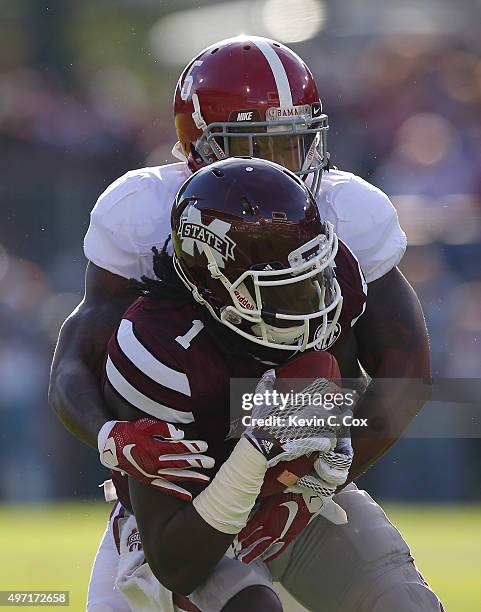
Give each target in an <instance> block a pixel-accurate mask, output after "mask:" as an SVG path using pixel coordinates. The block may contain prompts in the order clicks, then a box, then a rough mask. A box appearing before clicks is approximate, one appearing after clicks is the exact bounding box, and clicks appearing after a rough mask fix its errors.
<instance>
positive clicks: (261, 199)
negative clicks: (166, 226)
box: [171, 157, 342, 351]
mask: <svg viewBox="0 0 481 612" xmlns="http://www.w3.org/2000/svg"><path fill="white" fill-rule="evenodd" d="M171 226H172V242H173V247H174V255H173V262H174V267H175V270H176V272H177V274H178V275H179V277H180V279H181V280H182V282H183V283H184V284H185V285H186V287H187V288H188V289H189V290H190V291H191V292H192V294H193V296H194V298H195V299H196V300H197V301H198V302H199V303H201V304H203V305H204V306H206V307H207V308H208V310H209V311H210V313H211V314H212V315H213V316H214V317H215V319H217V321H219V322H220V323H222V324H224V325H226V326H227V327H229V328H230V329H231V330H233V331H235V332H236V333H238V334H240V335H241V336H243V337H244V338H247V339H248V340H250V341H252V342H255V343H257V344H261V345H263V346H268V347H271V348H277V349H284V350H290V351H293V350H300V351H304V350H305V349H309V348H313V347H315V346H320V345H321V343H322V341H323V340H325V339H326V338H328V337H329V336H330V334H331V333H332V331H333V330H334V329H335V326H336V323H337V320H338V318H339V315H340V311H341V305H342V297H341V290H340V287H339V283H338V282H337V280H336V277H335V274H334V258H335V256H336V253H337V237H336V235H335V233H334V231H333V228H332V225H331V224H329V223H322V222H321V219H320V217H319V211H318V208H317V205H316V202H315V200H314V198H313V196H312V193H311V192H310V190H309V189H308V188H307V187H306V185H305V184H304V182H303V181H302V180H301V179H300V178H298V177H297V176H296V175H295V174H294V173H292V172H290V171H289V170H286V169H285V168H283V167H282V166H279V165H277V164H274V163H272V162H269V161H265V160H260V159H255V158H249V157H243V158H239V157H237V158H236V157H233V158H229V159H227V160H223V161H219V162H216V163H214V164H211V165H209V166H207V167H205V168H202V169H201V170H199V171H198V172H196V173H195V174H193V175H192V177H190V178H189V179H187V181H186V182H185V183H184V184H183V185H182V187H181V188H180V190H179V192H178V194H177V196H176V199H175V202H174V205H173V208H172V219H171ZM328 316H329V320H328Z"/></svg>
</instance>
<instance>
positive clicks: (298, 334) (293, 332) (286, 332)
mask: <svg viewBox="0 0 481 612" xmlns="http://www.w3.org/2000/svg"><path fill="white" fill-rule="evenodd" d="M306 327H307V329H306ZM308 328H309V323H308V322H307V321H306V322H305V323H304V325H302V326H300V325H296V326H295V327H274V326H273V325H268V324H267V323H256V324H255V325H252V327H251V329H252V333H253V334H255V335H256V336H257V337H258V338H262V339H263V340H267V341H269V342H274V343H275V344H293V343H295V342H296V341H297V342H298V341H299V340H300V339H301V338H302V339H303V341H302V344H301V345H300V346H299V350H301V351H302V350H304V348H305V344H307V340H308V334H309V329H308ZM303 346H304V348H303Z"/></svg>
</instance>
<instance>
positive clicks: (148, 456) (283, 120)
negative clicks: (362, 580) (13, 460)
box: [49, 37, 430, 609]
mask: <svg viewBox="0 0 481 612" xmlns="http://www.w3.org/2000/svg"><path fill="white" fill-rule="evenodd" d="M321 109H322V106H321V104H320V99H319V94H318V92H317V88H316V86H315V83H314V80H313V78H312V75H311V73H310V71H309V69H308V68H307V67H306V65H305V64H304V62H302V60H301V59H300V58H299V57H298V56H297V55H296V54H295V53H293V52H292V51H291V50H290V49H288V48H286V47H285V46H283V45H281V44H279V43H276V42H274V41H270V40H268V39H263V38H258V37H244V38H237V39H230V40H227V41H221V42H220V43H217V44H215V45H212V46H211V47H209V48H208V49H206V50H205V51H203V52H202V53H201V54H199V56H198V57H196V58H194V59H193V60H192V62H190V64H189V65H188V66H187V68H186V70H185V71H184V72H183V74H182V76H181V78H180V79H179V84H178V88H177V92H176V101H175V109H174V116H175V122H176V129H177V134H178V138H179V143H178V145H176V147H175V148H174V150H175V155H176V156H177V157H178V158H179V159H181V160H182V161H181V162H180V163H178V164H172V165H167V166H162V167H157V168H144V169H141V170H137V171H133V172H130V173H127V174H126V175H125V176H124V177H122V178H121V179H119V180H118V181H116V182H115V183H114V184H113V185H111V186H110V187H109V188H108V189H107V190H106V192H105V193H104V194H102V196H101V197H100V198H99V201H98V203H97V205H96V207H95V208H94V210H93V211H92V216H91V225H90V228H89V231H88V233H87V236H86V239H85V253H86V256H87V258H88V259H89V260H90V262H89V264H88V267H87V273H86V285H85V297H84V299H83V301H82V303H81V304H80V305H79V307H78V308H77V309H76V310H75V311H74V313H72V315H71V316H70V317H69V318H68V319H67V321H66V322H65V324H64V326H63V327H62V330H61V333H60V337H59V342H58V345H57V349H56V353H55V357H54V362H53V365H52V375H51V385H50V389H49V398H50V402H51V405H52V407H53V408H54V410H55V411H56V413H57V414H58V416H59V417H60V418H61V419H62V421H63V422H64V423H65V425H66V426H67V427H68V428H69V429H70V430H71V431H72V432H73V433H74V434H75V435H76V436H77V437H78V438H79V439H81V440H82V441H83V442H85V443H86V444H89V445H91V446H93V447H97V446H98V445H99V432H100V430H102V428H103V427H104V426H105V425H106V424H107V423H109V425H108V426H107V427H108V428H111V431H112V432H113V434H114V436H115V440H116V444H117V449H119V450H120V451H122V449H123V448H126V447H129V446H131V445H132V444H135V457H133V459H134V460H133V461H131V460H129V459H127V457H126V456H125V455H124V454H123V453H122V452H119V460H121V461H122V469H123V471H124V472H126V473H128V474H129V475H131V476H133V477H134V478H137V479H138V480H139V481H140V482H145V483H149V484H150V485H151V486H153V487H155V486H158V485H159V482H158V481H159V479H158V478H157V477H156V475H157V471H158V470H169V469H177V468H180V467H182V468H183V469H185V470H186V472H185V477H186V478H190V477H192V478H194V479H196V478H198V477H196V476H192V475H191V474H189V467H191V466H190V463H189V455H191V454H192V453H194V454H197V455H199V454H202V451H200V452H199V449H192V447H189V445H187V444H185V443H184V442H183V441H182V440H181V439H179V438H180V436H181V435H182V434H181V433H179V432H178V431H177V430H175V428H172V427H169V426H168V425H167V424H166V423H163V422H161V421H156V422H153V423H150V424H149V426H145V424H139V423H137V422H135V421H132V422H117V423H115V424H113V429H112V422H111V420H112V415H111V413H110V412H109V410H108V407H107V405H106V403H105V402H104V400H103V398H102V395H101V392H100V388H99V384H98V380H99V373H100V370H101V367H102V360H103V355H104V351H105V345H106V343H107V340H108V338H109V336H110V335H111V333H112V331H113V329H114V328H115V326H116V324H117V322H118V321H119V319H120V317H121V315H122V312H123V311H124V310H125V308H126V307H127V306H128V305H129V304H130V303H131V302H132V301H133V300H134V299H135V298H136V296H137V295H138V289H137V284H136V282H135V280H137V281H138V280H139V279H140V277H141V276H142V275H147V276H150V277H154V272H153V269H152V263H151V255H150V250H151V247H152V246H153V245H154V244H156V245H157V246H159V247H160V246H161V245H162V244H163V242H164V240H165V238H166V236H167V234H168V231H169V229H168V228H169V223H168V219H169V216H170V206H171V202H172V200H173V198H174V195H175V193H176V192H177V190H178V188H179V187H180V185H181V184H182V182H183V181H184V180H185V179H186V178H187V177H188V176H189V174H190V173H191V172H194V171H195V170H196V169H197V168H198V167H200V166H202V165H205V164H208V163H210V162H211V161H213V160H215V159H218V158H222V157H223V156H227V155H229V154H242V153H253V154H254V155H256V156H260V157H263V156H265V157H268V158H270V159H272V160H274V161H277V162H280V163H283V164H284V165H286V166H288V167H289V168H290V169H292V170H293V171H295V172H296V173H298V174H299V175H300V176H301V177H303V178H304V179H305V180H306V181H308V183H309V185H310V186H311V187H312V189H313V191H314V192H316V191H317V192H318V193H317V195H316V202H317V206H318V208H319V210H320V211H321V215H322V217H323V219H325V220H329V221H330V222H331V223H332V224H333V226H334V229H335V232H336V233H337V234H338V236H339V237H340V238H341V239H342V240H343V241H344V243H345V244H346V245H347V246H348V247H349V248H350V249H351V250H352V251H353V253H354V254H355V256H356V257H357V258H358V260H359V262H360V265H361V269H362V271H363V273H364V276H365V278H366V281H367V283H368V286H369V297H368V299H367V307H366V312H365V313H364V315H363V316H362V317H361V318H360V319H359V321H358V322H357V324H356V325H355V326H354V327H353V328H351V329H348V330H344V331H345V333H344V337H343V339H342V341H339V340H337V341H336V343H335V345H334V346H333V350H334V348H335V353H336V356H337V357H338V359H339V361H340V363H341V367H342V370H343V375H344V376H347V377H350V376H355V375H356V372H357V359H359V361H360V362H361V363H362V365H363V368H364V369H365V370H366V372H367V373H368V374H369V375H370V376H371V377H373V378H374V379H376V381H375V382H374V384H372V385H370V387H369V388H368V392H367V393H366V395H365V396H364V398H363V401H362V404H361V405H360V406H359V408H358V416H359V417H360V418H363V417H367V418H369V422H370V423H371V424H372V427H373V428H375V429H376V430H377V431H378V432H379V433H381V434H383V435H380V436H377V437H376V436H372V435H366V436H363V433H364V432H363V430H360V431H356V430H354V431H353V446H354V449H355V457H354V461H353V464H352V468H351V472H350V476H349V481H351V480H354V479H355V478H356V477H357V476H359V475H360V474H361V473H363V472H364V471H365V470H366V469H368V467H369V466H370V465H372V464H373V463H374V462H375V461H377V460H378V459H379V458H380V457H381V456H382V455H383V454H384V453H385V452H386V450H387V449H388V448H389V447H390V446H391V445H392V444H393V443H394V442H395V440H396V439H397V437H398V436H399V434H400V432H401V431H402V429H403V428H404V427H405V426H407V424H408V423H409V422H410V420H411V419H412V418H413V417H414V416H415V414H416V413H417V412H418V411H419V409H420V408H421V407H422V405H423V404H424V402H425V400H426V394H425V393H424V394H423V393H419V394H418V395H417V397H416V398H415V399H414V400H413V401H410V402H407V401H406V390H407V389H408V388H411V387H412V379H413V378H417V379H427V378H429V375H430V369H429V348H428V341H427V334H426V329H425V325H424V320H423V317H422V312H421V309H420V305H419V302H418V300H417V298H416V296H415V294H414V292H413V291H412V288H411V287H410V286H409V284H408V283H407V281H406V279H405V278H404V277H403V276H402V274H401V273H400V272H399V270H398V269H397V267H396V266H397V264H398V263H399V261H400V259H401V257H402V255H403V252H404V249H405V244H406V241H405V236H404V234H403V232H402V230H401V229H400V227H399V224H398V221H397V216H396V213H395V210H394V208H393V207H392V205H391V204H390V202H389V199H388V198H387V196H386V195H385V194H383V193H382V192H381V191H380V190H378V189H376V188H375V187H374V186H372V185H370V184H368V183H367V182H365V181H363V180H362V179H360V178H359V177H356V176H354V175H352V174H350V173H348V172H343V171H340V170H335V169H331V170H330V171H329V172H326V171H324V172H322V171H323V169H324V170H327V161H328V157H329V156H328V153H327V148H326V133H327V127H328V126H327V117H326V116H325V115H324V114H323V113H322V110H321ZM254 111H255V112H254ZM232 124H234V125H232ZM213 132H215V134H214V133H213ZM321 176H322V183H321V181H320V179H321ZM319 186H320V188H319ZM133 279H134V280H133ZM345 300H347V298H346V296H345ZM339 331H340V330H339V328H337V332H336V334H337V333H339ZM336 334H334V336H333V337H335V335H336ZM327 344H328V342H325V343H324V344H323V345H321V346H322V348H327ZM382 378H396V379H398V385H397V386H396V389H395V390H393V388H392V386H390V387H387V385H385V384H383V383H382V381H380V380H378V379H382ZM393 415H397V416H398V417H399V419H400V421H402V422H399V421H398V423H397V425H396V428H395V429H393V428H392V426H391V424H392V422H393V418H392V417H393ZM374 417H376V418H374ZM104 432H105V430H104ZM159 437H162V438H163V439H164V440H165V444H164V443H161V442H159ZM103 440H104V437H102V438H101V440H100V442H102V441H103ZM167 448H169V449H171V450H172V451H173V452H175V453H179V454H178V455H177V459H178V460H177V461H176V462H175V466H176V467H175V468H174V465H173V464H172V463H171V462H170V459H169V458H166V459H165V460H163V461H161V460H160V459H159V457H160V456H161V455H162V453H166V452H168V451H167ZM171 455H172V453H170V455H168V456H167V457H169V456H171ZM131 458H132V457H131ZM199 460H200V461H204V462H206V463H208V462H209V459H208V458H201V459H199ZM164 476H165V478H164V479H163V483H165V482H166V480H167V477H168V474H167V473H165V474H164ZM163 486H164V485H163ZM343 495H344V500H350V508H349V509H350V517H351V519H350V523H349V524H350V526H351V527H352V528H353V529H354V528H355V529H357V530H358V531H359V530H361V532H362V528H363V527H364V526H365V525H364V524H363V525H356V521H355V520H354V519H353V518H352V517H356V516H358V515H359V516H360V515H361V514H363V513H364V514H363V516H365V517H366V524H369V525H372V526H373V527H372V528H373V529H374V525H375V524H376V517H377V519H378V520H379V521H381V522H382V512H381V511H380V509H379V507H378V506H377V505H376V504H374V503H373V502H371V503H370V505H369V506H368V509H367V510H366V511H365V512H364V509H363V504H362V503H361V502H362V500H363V499H365V497H364V498H363V497H362V496H361V495H360V494H357V495H353V494H351V493H350V494H347V493H346V494H341V496H343ZM344 503H347V501H345V502H344ZM368 517H370V518H368ZM381 532H382V530H381V529H378V530H376V531H372V530H366V529H364V531H363V533H365V546H366V549H367V551H369V552H368V553H366V554H367V556H369V557H370V558H372V557H375V556H376V555H380V556H382V554H383V553H382V550H384V548H385V546H384V548H383V546H381V539H382V538H381V539H380V534H381ZM375 534H377V536H379V537H376V535H375ZM383 541H385V542H386V546H387V543H388V542H389V538H384V540H383ZM349 542H352V545H353V546H354V541H353V540H352V539H350V538H349V537H348V536H347V535H346V537H345V538H344V543H345V545H346V547H347V550H348V551H349V550H351V549H349V546H348V543H349ZM390 550H393V547H392V546H391V548H390ZM376 551H377V552H376ZM347 554H350V553H349V552H348V553H347ZM326 580H327V581H328V582H329V583H330V584H334V582H335V581H334V580H333V579H332V577H327V576H326ZM404 586H405V584H404V583H403V581H402V580H401V581H400V584H396V588H399V589H403V588H404ZM107 595H109V596H110V592H109V593H108V594H107ZM119 605H120V604H119ZM119 609H120V608H119ZM393 609H394V608H393Z"/></svg>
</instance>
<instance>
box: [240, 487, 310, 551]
mask: <svg viewBox="0 0 481 612" xmlns="http://www.w3.org/2000/svg"><path fill="white" fill-rule="evenodd" d="M316 514H317V513H316V512H311V511H310V510H309V507H308V506H307V504H306V503H305V501H304V499H303V496H302V495H299V494H297V493H279V494H277V495H271V496H270V497H264V498H262V500H261V501H260V502H259V503H258V506H257V509H256V510H255V513H254V514H253V515H251V517H250V518H249V520H248V522H247V525H246V526H245V527H244V529H242V531H240V533H239V534H238V535H237V538H236V540H235V541H234V551H235V556H236V558H237V559H239V560H240V561H242V562H243V563H251V562H252V561H254V560H255V559H257V558H258V557H261V558H262V559H263V561H272V560H273V559H275V558H276V557H277V556H278V555H279V554H280V553H281V552H282V551H283V550H284V549H285V548H286V546H287V545H288V544H289V543H290V542H292V540H293V539H294V538H295V537H296V536H297V535H299V534H300V533H301V531H302V530H303V529H304V528H305V527H306V526H307V525H308V523H309V521H310V520H311V519H312V518H314V516H316Z"/></svg>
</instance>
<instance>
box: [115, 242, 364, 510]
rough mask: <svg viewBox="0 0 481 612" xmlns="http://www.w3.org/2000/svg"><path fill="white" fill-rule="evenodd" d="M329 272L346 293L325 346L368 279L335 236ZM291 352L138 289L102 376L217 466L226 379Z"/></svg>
mask: <svg viewBox="0 0 481 612" xmlns="http://www.w3.org/2000/svg"><path fill="white" fill-rule="evenodd" d="M335 272H336V276H337V279H338V281H339V284H340V287H341V292H342V295H343V297H344V300H343V305H342V311H341V315H340V317H339V321H338V324H337V327H336V332H335V333H334V334H333V335H332V336H331V338H330V339H329V342H327V343H326V346H323V347H320V348H323V349H325V348H327V347H328V346H331V345H332V344H333V343H334V342H338V341H339V339H340V338H342V337H343V335H344V334H345V333H347V332H348V331H349V330H350V329H351V326H352V324H353V322H355V321H356V320H357V319H358V317H359V316H360V315H361V314H362V312H363V310H364V306H365V299H366V283H365V281H364V279H363V277H362V273H361V271H360V268H359V265H358V262H357V259H356V258H355V257H354V255H353V254H352V253H351V252H350V251H349V249H348V248H347V247H345V245H343V244H342V243H341V242H339V250H338V253H337V255H336V268H335ZM313 333H314V334H315V333H316V330H314V332H313ZM289 357H290V354H289V353H287V352H286V351H279V350H273V349H263V347H257V345H254V344H253V343H251V342H249V341H247V340H244V339H242V338H240V337H239V336H237V334H235V333H234V332H232V331H230V330H228V329H225V328H224V327H223V326H222V325H221V324H218V323H216V322H215V321H214V319H213V318H212V317H211V315H210V314H209V313H208V312H207V311H206V310H205V309H204V308H203V307H201V306H199V305H198V304H196V303H195V302H194V300H187V301H184V302H183V303H179V302H174V301H172V300H166V299H159V298H153V297H141V298H139V299H138V300H136V301H135V302H134V303H133V304H132V306H130V307H129V309H128V310H127V311H126V312H125V314H124V316H123V318H122V321H121V322H120V325H119V327H118V328H117V331H116V332H115V334H114V335H113V336H112V338H111V339H110V341H109V344H108V355H107V360H106V365H105V381H106V382H107V381H108V387H109V389H110V390H111V392H112V393H114V394H115V395H116V396H117V399H118V400H119V401H120V402H122V404H123V405H126V406H128V407H129V408H131V409H132V410H133V413H136V412H137V411H140V412H138V415H136V416H138V417H141V416H145V414H147V415H150V416H153V417H156V418H158V419H162V420H165V421H168V422H170V423H176V424H178V425H179V426H180V427H182V428H183V429H185V430H186V432H187V437H189V438H191V439H192V438H197V439H203V440H206V441H207V442H208V443H209V454H210V455H212V456H213V457H214V458H215V459H216V466H217V469H218V467H219V466H220V464H221V463H222V462H223V461H225V459H226V458H227V456H228V454H229V453H230V451H231V449H232V447H233V442H232V441H231V440H228V441H226V438H227V436H228V433H229V430H230V427H231V422H230V421H231V419H230V417H231V415H230V406H229V404H230V401H229V400H230V381H231V379H232V378H244V379H254V380H258V379H259V378H260V377H261V376H262V374H263V373H264V372H265V371H266V370H267V369H269V368H272V367H273V365H276V364H277V363H280V362H282V361H285V360H286V359H287V358H289ZM252 391H253V389H252ZM142 413H144V414H142ZM115 416H116V417H117V418H125V417H123V416H122V415H120V414H116V415H115ZM114 482H115V484H116V487H117V492H118V494H119V498H120V500H121V501H122V503H123V504H124V505H126V506H127V507H128V508H129V507H130V502H129V499H128V489H127V488H126V478H122V477H121V476H120V475H119V473H118V472H115V473H114Z"/></svg>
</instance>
